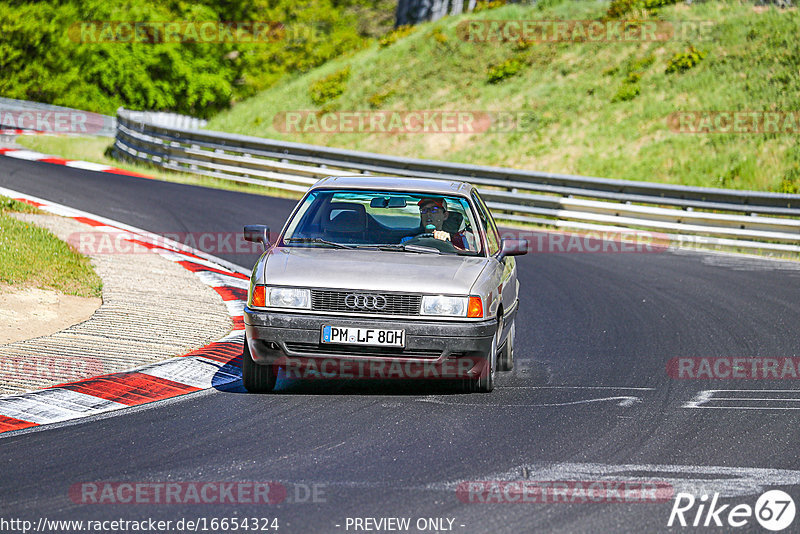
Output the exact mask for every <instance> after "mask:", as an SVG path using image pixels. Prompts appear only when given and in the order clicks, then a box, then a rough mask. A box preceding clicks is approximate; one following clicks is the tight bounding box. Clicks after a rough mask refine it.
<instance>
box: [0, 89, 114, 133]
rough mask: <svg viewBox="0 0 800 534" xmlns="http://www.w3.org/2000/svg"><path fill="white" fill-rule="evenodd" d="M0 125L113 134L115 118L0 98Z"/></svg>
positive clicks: (26, 128)
mask: <svg viewBox="0 0 800 534" xmlns="http://www.w3.org/2000/svg"><path fill="white" fill-rule="evenodd" d="M57 114H61V116H60V117H58V115H57ZM57 117H58V118H57ZM76 119H79V120H76ZM0 127H2V128H12V129H21V130H37V131H45V132H52V133H72V134H88V135H100V136H103V137H114V135H115V133H116V130H117V119H116V118H115V117H111V116H109V115H101V114H99V113H91V112H89V111H82V110H78V109H72V108H65V107H63V106H54V105H52V104H42V103H41V102H29V101H27V100H16V99H14V98H5V97H0Z"/></svg>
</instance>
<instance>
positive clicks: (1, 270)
mask: <svg viewBox="0 0 800 534" xmlns="http://www.w3.org/2000/svg"><path fill="white" fill-rule="evenodd" d="M12 211H16V212H23V213H37V212H38V210H37V209H36V208H34V207H33V206H30V205H28V204H25V203H22V202H18V201H16V200H12V199H10V198H6V197H0V283H2V284H8V285H11V286H19V287H37V288H40V289H55V290H57V291H60V292H61V293H64V294H66V295H77V296H80V297H100V296H101V294H102V288H103V282H102V281H101V280H100V277H99V276H97V273H95V272H94V269H93V268H92V265H91V263H90V262H89V258H87V257H86V256H83V255H81V254H79V253H78V252H76V251H75V250H74V249H73V248H72V247H70V246H69V245H68V244H67V243H65V242H64V241H61V240H60V239H58V238H57V237H56V236H54V235H53V234H52V233H50V232H49V231H48V230H45V229H43V228H39V227H38V226H34V225H32V224H29V223H26V222H22V221H19V220H17V219H15V218H14V217H13V216H11V215H9V212H12Z"/></svg>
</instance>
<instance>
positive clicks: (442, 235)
mask: <svg viewBox="0 0 800 534" xmlns="http://www.w3.org/2000/svg"><path fill="white" fill-rule="evenodd" d="M433 237H435V238H436V239H441V240H442V241H450V234H449V233H448V232H445V231H444V230H434V232H433Z"/></svg>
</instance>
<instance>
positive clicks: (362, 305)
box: [311, 289, 422, 316]
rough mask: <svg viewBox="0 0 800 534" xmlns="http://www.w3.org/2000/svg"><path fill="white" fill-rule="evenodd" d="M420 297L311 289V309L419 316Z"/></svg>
mask: <svg viewBox="0 0 800 534" xmlns="http://www.w3.org/2000/svg"><path fill="white" fill-rule="evenodd" d="M421 303H422V296H420V295H404V294H398V293H371V292H366V291H358V290H353V291H348V290H330V289H312V290H311V309H312V310H316V311H331V312H343V313H368V314H376V315H378V314H380V315H406V316H409V315H419V308H420V304H421Z"/></svg>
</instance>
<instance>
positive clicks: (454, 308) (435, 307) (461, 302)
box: [420, 295, 468, 317]
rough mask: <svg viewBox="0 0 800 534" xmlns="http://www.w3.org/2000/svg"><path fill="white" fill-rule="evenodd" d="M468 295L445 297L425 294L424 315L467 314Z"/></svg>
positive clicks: (450, 315)
mask: <svg viewBox="0 0 800 534" xmlns="http://www.w3.org/2000/svg"><path fill="white" fill-rule="evenodd" d="M467 302H468V298H467V297H445V296H443V295H425V296H423V297H422V310H421V311H420V313H421V314H422V315H444V316H447V317H466V316H467Z"/></svg>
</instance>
